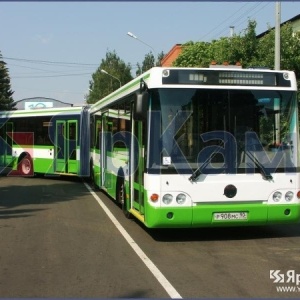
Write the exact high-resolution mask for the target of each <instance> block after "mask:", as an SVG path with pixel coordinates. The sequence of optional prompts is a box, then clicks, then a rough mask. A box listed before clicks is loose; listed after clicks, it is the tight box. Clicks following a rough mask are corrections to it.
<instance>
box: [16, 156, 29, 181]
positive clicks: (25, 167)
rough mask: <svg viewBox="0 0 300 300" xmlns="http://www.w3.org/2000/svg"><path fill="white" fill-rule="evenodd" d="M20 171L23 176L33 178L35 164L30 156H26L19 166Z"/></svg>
mask: <svg viewBox="0 0 300 300" xmlns="http://www.w3.org/2000/svg"><path fill="white" fill-rule="evenodd" d="M18 171H19V172H20V175H22V176H33V164H32V159H31V157H30V155H28V154H26V155H25V156H24V157H23V158H21V160H20V162H19V164H18Z"/></svg>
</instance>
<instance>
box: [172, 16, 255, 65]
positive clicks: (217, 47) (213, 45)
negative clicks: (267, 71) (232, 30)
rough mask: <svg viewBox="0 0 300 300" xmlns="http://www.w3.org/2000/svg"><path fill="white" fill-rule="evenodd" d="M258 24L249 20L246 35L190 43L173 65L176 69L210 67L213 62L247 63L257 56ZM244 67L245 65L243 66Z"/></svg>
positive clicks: (185, 46) (185, 45)
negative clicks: (256, 31) (256, 29)
mask: <svg viewBox="0 0 300 300" xmlns="http://www.w3.org/2000/svg"><path fill="white" fill-rule="evenodd" d="M255 28H256V22H255V21H251V20H249V22H248V27H247V29H246V30H245V31H244V34H241V33H240V34H238V35H237V34H235V35H233V36H232V37H222V38H220V39H219V40H213V41H211V42H196V43H194V42H192V41H190V42H188V43H186V44H184V46H183V51H182V53H181V54H180V55H179V56H178V58H177V59H176V60H175V62H174V63H173V66H176V67H208V66H209V65H210V63H211V62H212V61H215V62H216V63H217V64H222V63H223V62H225V61H227V62H228V63H229V64H236V63H237V62H242V63H244V62H245V63H247V62H249V61H252V60H253V57H256V56H257V39H256V33H255ZM243 65H244V64H243Z"/></svg>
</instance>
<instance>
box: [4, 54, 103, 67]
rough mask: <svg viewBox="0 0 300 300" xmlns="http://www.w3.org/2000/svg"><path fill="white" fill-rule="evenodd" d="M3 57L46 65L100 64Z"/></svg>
mask: <svg viewBox="0 0 300 300" xmlns="http://www.w3.org/2000/svg"><path fill="white" fill-rule="evenodd" d="M2 58H3V59H8V60H16V61H23V62H27V63H35V64H45V65H63V66H99V65H98V64H86V63H77V62H76V63H75V62H61V61H49V60H37V59H25V58H13V57H4V56H3V57H2Z"/></svg>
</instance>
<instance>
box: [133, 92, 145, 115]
mask: <svg viewBox="0 0 300 300" xmlns="http://www.w3.org/2000/svg"><path fill="white" fill-rule="evenodd" d="M148 101H149V94H148V92H146V91H144V92H142V93H136V94H135V99H134V110H133V117H134V119H135V120H137V121H143V120H145V119H146V117H147V110H148Z"/></svg>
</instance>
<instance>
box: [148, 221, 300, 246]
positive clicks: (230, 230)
mask: <svg viewBox="0 0 300 300" xmlns="http://www.w3.org/2000/svg"><path fill="white" fill-rule="evenodd" d="M145 230H146V231H147V232H148V234H149V235H150V236H151V237H152V238H153V239H154V240H156V241H159V242H191V241H222V240H248V239H266V238H280V237H299V236H300V224H288V225H287V224H285V225H269V226H253V227H227V228H191V229H148V228H147V229H145Z"/></svg>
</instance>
